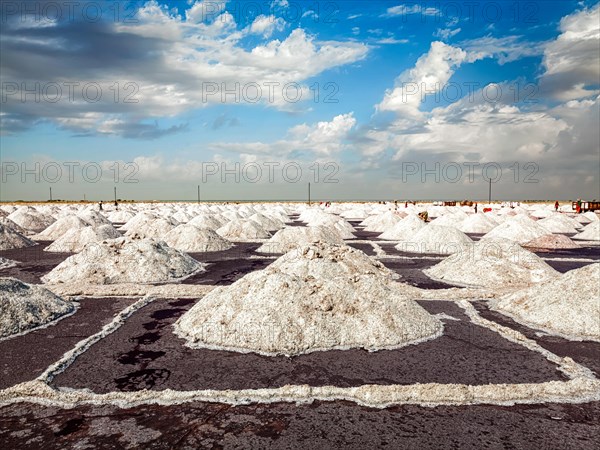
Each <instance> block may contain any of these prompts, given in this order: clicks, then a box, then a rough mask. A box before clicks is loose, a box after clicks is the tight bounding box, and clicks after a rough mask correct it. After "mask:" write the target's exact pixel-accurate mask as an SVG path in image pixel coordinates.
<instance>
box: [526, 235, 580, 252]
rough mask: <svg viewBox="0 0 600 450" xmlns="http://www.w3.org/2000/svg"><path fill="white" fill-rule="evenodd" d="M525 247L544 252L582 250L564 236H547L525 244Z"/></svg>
mask: <svg viewBox="0 0 600 450" xmlns="http://www.w3.org/2000/svg"><path fill="white" fill-rule="evenodd" d="M523 247H528V248H536V249H543V250H566V249H572V248H580V247H579V245H577V244H576V243H575V242H573V241H572V240H571V238H569V237H568V236H565V235H563V234H546V235H544V236H542V237H539V238H537V239H533V240H531V241H529V242H527V243H525V244H523Z"/></svg>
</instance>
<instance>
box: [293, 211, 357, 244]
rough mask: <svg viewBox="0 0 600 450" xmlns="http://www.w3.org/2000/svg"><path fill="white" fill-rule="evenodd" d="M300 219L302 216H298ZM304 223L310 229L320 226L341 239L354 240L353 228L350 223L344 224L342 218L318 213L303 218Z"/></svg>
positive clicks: (344, 221)
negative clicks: (333, 232)
mask: <svg viewBox="0 0 600 450" xmlns="http://www.w3.org/2000/svg"><path fill="white" fill-rule="evenodd" d="M300 219H301V220H303V219H302V216H300ZM304 222H306V223H307V224H308V225H309V226H311V227H317V226H322V227H325V228H329V229H331V230H332V231H335V232H336V233H337V235H338V236H339V237H340V238H341V239H354V238H355V237H356V236H354V234H353V232H354V227H353V226H352V225H350V223H348V222H346V220H344V219H343V218H341V217H339V216H336V215H335V214H328V213H320V214H314V215H312V216H311V217H309V218H305V219H304Z"/></svg>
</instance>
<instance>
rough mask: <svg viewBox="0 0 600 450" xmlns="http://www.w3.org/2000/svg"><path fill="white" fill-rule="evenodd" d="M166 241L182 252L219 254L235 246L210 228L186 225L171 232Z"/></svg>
mask: <svg viewBox="0 0 600 450" xmlns="http://www.w3.org/2000/svg"><path fill="white" fill-rule="evenodd" d="M164 241H165V242H166V243H167V244H168V245H169V247H173V248H175V249H177V250H181V251H182V252H219V251H223V250H227V249H230V248H231V247H233V244H232V243H231V242H229V241H228V240H227V239H224V238H222V237H221V236H219V235H218V234H217V233H216V232H215V231H213V230H209V229H208V228H198V227H196V226H194V225H192V224H191V223H184V224H182V225H179V226H178V227H177V228H174V229H173V230H171V231H169V232H168V233H167V234H166V235H165V237H164Z"/></svg>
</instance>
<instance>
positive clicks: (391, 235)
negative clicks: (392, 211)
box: [379, 214, 427, 241]
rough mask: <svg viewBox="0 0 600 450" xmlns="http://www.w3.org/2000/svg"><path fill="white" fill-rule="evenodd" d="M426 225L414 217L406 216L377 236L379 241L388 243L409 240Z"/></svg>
mask: <svg viewBox="0 0 600 450" xmlns="http://www.w3.org/2000/svg"><path fill="white" fill-rule="evenodd" d="M426 226H427V225H426V224H425V222H423V221H422V220H421V219H419V218H418V217H417V216H415V215H412V214H410V215H408V216H406V217H405V218H404V219H402V220H401V221H400V222H398V223H397V224H396V225H394V226H393V227H392V228H390V229H389V230H387V231H385V232H383V233H382V234H380V235H379V239H387V240H390V241H401V240H409V239H410V238H411V237H412V236H413V235H414V234H415V233H416V232H417V231H419V230H420V229H421V228H424V227H426Z"/></svg>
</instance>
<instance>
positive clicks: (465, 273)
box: [423, 239, 559, 288]
mask: <svg viewBox="0 0 600 450" xmlns="http://www.w3.org/2000/svg"><path fill="white" fill-rule="evenodd" d="M423 272H424V273H425V274H426V275H427V276H429V277H431V278H433V279H436V280H441V281H445V282H448V283H451V284H458V285H468V286H483V287H487V288H502V287H515V286H518V287H521V286H529V285H531V284H533V283H540V282H542V281H546V280H549V279H552V278H555V277H557V276H558V275H559V273H558V272H557V271H556V270H554V269H553V268H552V267H550V266H549V265H548V264H546V262H545V261H544V260H543V259H541V258H540V257H539V256H537V255H536V254H535V253H532V252H530V251H528V250H525V249H523V248H522V247H521V246H520V245H519V244H517V243H516V242H514V241H511V240H507V239H489V240H483V241H479V242H477V243H475V244H472V245H467V246H465V247H464V248H463V249H462V250H461V251H459V252H457V253H455V254H453V255H452V256H449V257H448V258H446V259H444V260H443V261H441V262H440V263H438V264H436V265H435V266H433V267H430V268H429V269H426V270H424V271H423Z"/></svg>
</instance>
